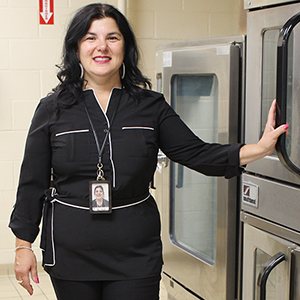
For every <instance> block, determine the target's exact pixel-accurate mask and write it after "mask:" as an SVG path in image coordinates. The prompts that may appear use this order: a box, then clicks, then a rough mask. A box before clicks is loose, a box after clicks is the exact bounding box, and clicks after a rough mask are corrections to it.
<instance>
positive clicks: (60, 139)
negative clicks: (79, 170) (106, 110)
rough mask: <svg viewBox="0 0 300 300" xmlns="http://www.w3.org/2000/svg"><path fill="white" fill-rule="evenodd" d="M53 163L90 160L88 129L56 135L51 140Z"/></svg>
mask: <svg viewBox="0 0 300 300" xmlns="http://www.w3.org/2000/svg"><path fill="white" fill-rule="evenodd" d="M52 153H53V154H52V157H53V160H54V161H67V162H79V161H88V160H89V159H90V140H89V129H79V130H70V131H63V132H59V133H56V134H55V135H54V137H53V139H52Z"/></svg>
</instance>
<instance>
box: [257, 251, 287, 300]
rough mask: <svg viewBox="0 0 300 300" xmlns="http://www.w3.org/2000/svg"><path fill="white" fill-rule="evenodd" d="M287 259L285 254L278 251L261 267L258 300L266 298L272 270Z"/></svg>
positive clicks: (258, 280)
mask: <svg viewBox="0 0 300 300" xmlns="http://www.w3.org/2000/svg"><path fill="white" fill-rule="evenodd" d="M284 260H285V254H284V253H282V252H278V253H277V254H276V255H274V256H273V257H271V258H270V259H269V260H268V261H267V262H266V263H265V264H264V266H263V267H262V268H261V270H260V272H259V274H258V278H257V300H266V284H267V280H268V277H269V275H270V273H271V271H272V270H273V269H274V268H275V267H276V266H277V265H278V264H280V263H281V262H282V261H284Z"/></svg>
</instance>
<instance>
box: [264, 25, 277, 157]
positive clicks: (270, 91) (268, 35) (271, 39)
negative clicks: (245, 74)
mask: <svg viewBox="0 0 300 300" xmlns="http://www.w3.org/2000/svg"><path fill="white" fill-rule="evenodd" d="M278 37H279V29H272V30H266V31H265V32H264V33H263V43H262V44H263V55H262V58H263V61H262V85H261V86H262V108H261V114H262V115H261V135H262V134H263V132H264V130H265V124H266V123H267V119H268V112H269V109H270V106H271V104H272V102H273V100H274V99H276V68H277V43H278ZM272 155H273V156H274V155H276V152H274V153H273V154H272Z"/></svg>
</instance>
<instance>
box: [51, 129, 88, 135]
mask: <svg viewBox="0 0 300 300" xmlns="http://www.w3.org/2000/svg"><path fill="white" fill-rule="evenodd" d="M89 131H90V130H89V129H81V130H70V131H64V132H59V133H57V134H56V135H55V136H61V135H65V134H71V133H82V132H89Z"/></svg>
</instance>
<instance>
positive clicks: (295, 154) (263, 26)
mask: <svg viewBox="0 0 300 300" xmlns="http://www.w3.org/2000/svg"><path fill="white" fill-rule="evenodd" d="M297 11H300V4H299V3H297V4H290V5H286V6H280V7H274V8H270V9H265V10H258V11H251V12H249V13H248V23H247V76H246V78H247V79H246V87H247V88H246V104H245V107H246V110H245V111H246V113H245V142H246V143H256V142H257V141H258V140H259V138H260V137H261V136H262V133H263V131H264V126H265V123H266V121H267V115H268V111H269V108H270V106H271V103H272V101H273V100H274V99H275V98H276V97H278V101H277V103H278V104H279V107H278V108H279V110H278V114H277V116H278V117H279V118H280V119H279V120H278V124H282V123H286V122H287V123H288V124H289V125H290V128H289V136H288V137H287V136H286V135H283V136H282V137H281V138H280V141H279V144H278V146H277V150H278V152H277V153H278V156H279V157H280V160H279V158H278V156H277V153H276V152H274V153H273V154H271V155H269V156H267V157H265V158H263V159H261V160H259V161H256V162H253V163H251V164H249V165H248V166H247V168H246V170H247V171H249V172H252V173H255V174H260V175H264V176H266V177H271V178H276V179H279V180H282V181H285V182H291V183H295V184H299V183H300V179H299V176H298V175H297V173H299V167H298V166H299V165H300V129H299V128H300V126H299V119H300V101H299V98H300V68H299V65H300V56H299V51H300V49H299V48H300V30H299V29H300V26H299V25H297V23H298V22H299V19H300V18H299V16H298V18H295V17H294V15H295V12H297ZM291 18H292V20H293V22H292V23H291ZM287 22H288V24H289V25H288V26H285V27H284V29H283V30H281V29H282V27H283V25H284V24H286V23H287ZM291 24H292V25H291ZM287 28H288V31H289V33H288V37H286V31H287V30H286V29H287ZM283 36H284V37H285V38H284V39H283ZM279 37H280V38H279ZM278 39H279V41H278ZM280 42H281V43H280ZM285 43H286V45H285ZM278 44H279V48H278V49H279V52H278V53H279V55H277V46H278ZM280 44H281V45H280ZM282 44H284V47H283V46H282ZM277 58H278V61H279V64H278V66H277ZM276 73H277V80H278V82H276ZM276 88H278V89H277V91H276Z"/></svg>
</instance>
